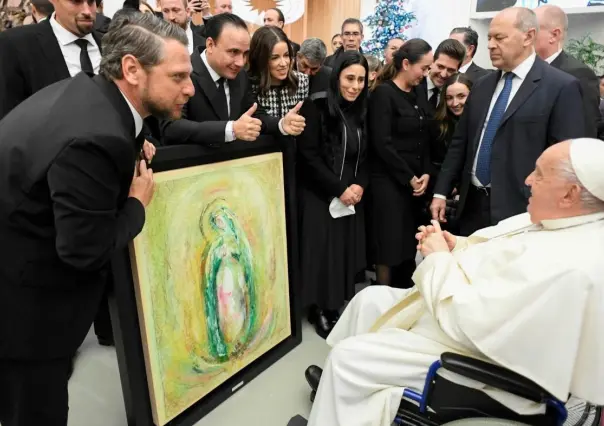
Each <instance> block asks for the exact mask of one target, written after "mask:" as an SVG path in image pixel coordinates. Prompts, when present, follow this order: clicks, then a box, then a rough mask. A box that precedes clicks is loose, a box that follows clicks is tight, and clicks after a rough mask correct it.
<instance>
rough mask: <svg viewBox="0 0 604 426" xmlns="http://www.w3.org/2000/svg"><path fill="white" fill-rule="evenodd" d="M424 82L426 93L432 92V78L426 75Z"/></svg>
mask: <svg viewBox="0 0 604 426" xmlns="http://www.w3.org/2000/svg"><path fill="white" fill-rule="evenodd" d="M426 83H427V84H428V95H429V94H430V93H431V92H432V89H434V88H435V87H436V86H435V85H434V83H433V82H432V79H431V78H430V76H427V77H426Z"/></svg>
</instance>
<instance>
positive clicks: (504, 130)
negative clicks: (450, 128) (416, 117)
mask: <svg viewBox="0 0 604 426" xmlns="http://www.w3.org/2000/svg"><path fill="white" fill-rule="evenodd" d="M500 78H501V71H499V72H493V73H491V74H489V75H487V76H486V77H484V78H482V79H480V80H478V81H477V82H476V83H475V85H474V87H473V89H472V92H471V93H470V96H469V98H468V101H467V103H466V107H465V111H464V113H463V115H462V117H461V119H460V121H459V124H458V126H457V129H456V132H455V135H454V137H453V140H452V141H451V144H450V146H449V150H448V152H447V156H446V158H445V160H444V163H443V166H442V169H441V172H440V174H439V177H438V181H437V183H436V187H435V190H434V192H435V193H436V194H443V195H447V194H449V193H450V192H451V190H452V189H453V184H454V182H457V181H459V182H461V186H460V188H459V189H460V202H459V206H458V211H457V213H458V215H459V219H460V222H461V223H462V225H463V222H464V220H465V221H466V224H467V222H468V220H470V221H472V220H473V221H475V222H476V218H475V217H472V216H473V215H475V214H476V212H475V209H476V207H475V206H473V207H472V208H465V207H467V199H468V193H469V192H471V191H472V189H473V185H472V183H471V177H472V168H473V165H474V159H475V158H476V155H477V149H478V146H479V142H480V137H481V134H482V129H483V125H484V122H485V120H486V118H487V113H488V110H489V106H490V103H491V99H492V97H493V93H494V92H495V88H496V86H497V83H498V82H499V79H500ZM585 134H586V130H585V113H584V108H583V100H582V96H581V86H580V84H579V81H578V80H577V79H576V78H574V77H572V76H571V75H569V74H567V73H565V72H562V71H560V70H557V69H555V68H554V67H550V66H549V65H548V64H547V63H546V62H544V61H543V60H541V59H539V58H536V59H535V63H534V65H533V66H532V68H531V69H530V71H529V73H528V74H527V76H526V79H524V81H523V82H522V85H521V86H520V88H519V89H518V92H517V93H516V95H515V96H514V98H513V99H512V101H511V102H510V104H509V106H508V107H507V109H506V112H505V115H504V116H503V119H502V122H501V125H500V127H499V129H498V131H497V134H496V136H495V139H494V141H493V145H492V153H491V193H490V196H489V200H488V201H487V203H489V205H488V206H487V210H489V209H488V207H490V211H488V214H487V216H489V217H487V218H486V220H483V223H479V224H478V223H477V224H475V225H476V226H474V228H479V227H482V226H485V225H489V224H493V225H494V224H497V223H498V222H499V221H501V220H503V219H506V218H508V217H511V216H514V215H516V214H520V213H524V212H525V211H526V206H527V204H528V196H529V191H528V190H527V187H526V186H525V184H524V181H525V179H526V177H527V176H528V175H529V174H530V173H531V172H532V171H533V169H534V168H535V162H536V161H537V158H538V157H539V156H540V155H541V153H542V152H543V151H544V150H545V149H547V148H548V147H549V146H550V145H553V144H555V143H557V142H561V141H564V140H567V139H571V138H577V137H583V136H585ZM483 219H484V217H483ZM484 222H487V223H484ZM488 222H490V223H488Z"/></svg>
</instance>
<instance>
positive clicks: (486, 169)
mask: <svg viewBox="0 0 604 426" xmlns="http://www.w3.org/2000/svg"><path fill="white" fill-rule="evenodd" d="M513 78H514V73H512V72H508V73H507V74H506V75H505V83H504V85H503V90H502V91H501V93H500V94H499V96H498V97H497V100H496V101H495V106H493V111H491V116H490V117H489V122H488V123H487V128H486V130H485V131H484V135H483V137H482V143H481V144H480V149H479V150H478V159H477V161H476V178H477V179H478V180H479V181H480V183H481V184H482V185H483V186H487V185H489V184H490V183H491V147H492V146H493V141H494V140H495V135H496V134H497V129H499V124H500V123H501V119H502V118H503V114H505V109H506V108H507V106H508V101H509V100H510V93H512V79H513Z"/></svg>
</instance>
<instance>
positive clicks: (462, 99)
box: [430, 73, 472, 171]
mask: <svg viewBox="0 0 604 426" xmlns="http://www.w3.org/2000/svg"><path fill="white" fill-rule="evenodd" d="M471 90H472V81H471V80H470V79H469V78H468V77H467V76H466V75H465V74H462V73H457V74H453V75H452V76H451V77H449V78H448V79H447V81H445V84H444V85H443V87H442V89H441V91H440V100H439V103H438V108H437V109H436V114H435V115H434V118H435V119H436V121H437V123H438V127H439V132H438V138H435V139H434V140H433V144H432V147H431V152H430V158H431V160H432V164H433V165H434V166H435V167H436V170H437V171H440V167H441V165H442V163H443V161H444V159H445V155H446V154H447V150H448V149H449V144H450V143H451V139H453V134H454V133H455V128H456V127H457V122H458V121H459V117H461V114H463V110H464V106H465V105H466V100H467V99H468V96H469V95H470V91H471Z"/></svg>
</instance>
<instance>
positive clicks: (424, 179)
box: [413, 174, 430, 197]
mask: <svg viewBox="0 0 604 426" xmlns="http://www.w3.org/2000/svg"><path fill="white" fill-rule="evenodd" d="M428 182H430V175H427V174H425V175H422V176H421V177H420V178H419V179H417V181H416V183H418V184H419V187H418V188H415V187H414V188H413V195H414V196H415V197H421V196H422V195H424V193H425V192H426V189H428Z"/></svg>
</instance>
